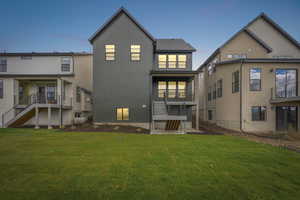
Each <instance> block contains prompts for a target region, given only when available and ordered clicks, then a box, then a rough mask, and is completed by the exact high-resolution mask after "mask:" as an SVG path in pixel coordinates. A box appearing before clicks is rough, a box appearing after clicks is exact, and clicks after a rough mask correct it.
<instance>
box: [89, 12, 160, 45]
mask: <svg viewBox="0 0 300 200" xmlns="http://www.w3.org/2000/svg"><path fill="white" fill-rule="evenodd" d="M121 14H125V15H127V17H128V18H129V19H131V21H132V22H133V23H134V24H135V25H136V26H137V27H138V28H139V29H141V31H143V32H144V33H145V34H146V35H147V36H148V37H149V38H150V39H151V40H152V41H155V39H154V37H153V36H152V35H151V34H150V33H149V32H148V31H147V30H146V29H145V28H144V27H143V26H142V25H141V24H140V23H139V22H138V21H137V20H136V19H135V18H134V17H133V16H132V15H131V14H130V13H129V12H128V11H127V10H126V9H125V8H124V7H121V8H119V9H118V10H117V12H116V13H115V14H114V15H113V16H111V17H110V18H109V19H108V20H107V21H106V22H105V23H104V24H103V25H102V26H101V27H100V28H99V29H98V30H97V31H96V32H95V33H94V34H93V35H92V36H91V37H90V38H89V41H90V43H93V41H94V39H95V38H96V37H98V35H100V34H101V33H102V32H103V31H104V30H105V29H106V28H107V27H109V26H110V24H111V23H112V22H113V21H114V20H116V19H117V18H118V17H119V16H120V15H121Z"/></svg>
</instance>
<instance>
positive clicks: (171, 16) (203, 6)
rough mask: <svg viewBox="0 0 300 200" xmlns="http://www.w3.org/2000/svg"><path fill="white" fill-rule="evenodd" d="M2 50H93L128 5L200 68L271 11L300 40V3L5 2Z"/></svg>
mask: <svg viewBox="0 0 300 200" xmlns="http://www.w3.org/2000/svg"><path fill="white" fill-rule="evenodd" d="M0 2H1V4H0V5H1V12H0V19H1V20H0V25H1V29H0V51H1V52H3V51H6V52H24V51H26V52H32V51H34V52H39V51H88V52H91V51H92V48H91V47H92V46H91V45H90V44H89V42H88V38H89V37H90V36H91V35H92V34H93V33H94V32H95V31H96V30H97V29H98V28H99V27H100V26H101V25H102V24H103V23H104V22H105V21H106V20H107V19H108V18H109V17H110V16H111V15H113V14H114V13H115V12H116V10H117V9H118V8H119V7H121V6H124V7H125V8H126V9H127V10H128V11H129V12H130V13H131V14H132V15H133V16H134V17H135V18H136V19H137V20H138V21H139V22H140V23H141V24H142V25H143V26H144V27H145V28H146V29H147V30H148V31H149V32H150V33H151V34H152V35H153V36H154V37H155V38H183V39H185V40H186V41H187V42H189V43H190V44H192V45H193V46H194V47H195V48H196V49H197V52H196V53H195V54H194V63H193V66H194V69H196V68H197V67H198V66H199V65H200V64H201V63H202V62H203V61H204V60H205V59H206V58H207V57H208V56H209V55H210V54H211V53H212V52H213V51H214V50H215V49H216V48H218V47H219V46H220V45H221V44H222V43H224V42H225V41H226V40H227V39H229V38H230V37H231V36H232V35H233V34H234V33H236V32H237V31H239V29H241V28H242V27H243V26H245V25H246V24H247V23H248V22H249V21H250V20H252V19H253V18H255V17H256V16H257V15H259V14H260V13H261V12H265V13H266V14H267V15H268V16H269V17H270V18H272V19H273V20H274V21H275V22H277V23H278V24H279V25H280V26H281V27H283V28H284V29H285V30H286V31H287V32H289V33H290V34H291V35H292V36H293V37H294V38H295V39H296V40H298V41H300V22H299V20H300V0H285V1H283V0H265V1H263V0H251V1H246V0H245V1H242V0H240V1H238V0H228V1H225V0H210V1H200V0H195V1H193V0H189V1H187V0H185V1H183V0H178V1H176V0H170V1H169V0H164V1H158V0H149V1H144V0H127V1H125V0H108V1H107V0H106V1H103V0H0Z"/></svg>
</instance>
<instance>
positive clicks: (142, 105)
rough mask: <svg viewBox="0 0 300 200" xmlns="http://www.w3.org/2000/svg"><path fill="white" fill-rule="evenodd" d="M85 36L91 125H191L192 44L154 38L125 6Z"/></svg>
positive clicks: (193, 101) (163, 127) (178, 40)
mask: <svg viewBox="0 0 300 200" xmlns="http://www.w3.org/2000/svg"><path fill="white" fill-rule="evenodd" d="M89 40H90V42H91V44H92V45H93V71H94V73H93V76H94V78H93V86H94V89H93V97H94V101H93V102H94V109H93V110H94V114H93V116H94V123H95V125H97V124H105V123H112V124H130V125H135V126H140V127H145V128H149V127H150V126H151V124H152V126H151V129H152V131H154V129H159V128H161V129H167V130H178V128H179V127H181V128H191V127H192V117H193V115H192V107H196V106H197V102H198V101H196V100H195V94H194V89H195V87H194V82H195V81H194V79H195V77H197V72H195V71H192V52H194V51H195V49H194V48H193V47H192V46H191V45H190V44H188V43H186V42H185V41H184V40H183V39H155V38H154V37H153V36H152V35H151V34H150V33H149V32H148V31H146V30H145V29H144V28H143V27H142V26H141V25H140V24H139V23H138V22H137V21H136V20H135V19H134V18H133V17H132V16H131V15H130V14H129V13H128V11H126V10H125V9H124V8H120V9H119V10H118V11H117V12H116V13H115V14H114V15H113V16H112V17H111V18H110V19H109V20H108V21H107V22H106V23H105V24H104V25H103V26H102V27H100V29H99V30H97V32H96V33H95V34H94V35H92V36H91V38H90V39H89ZM196 85H197V84H196ZM194 110H195V109H194ZM195 117H196V114H195ZM156 122H157V123H156ZM180 122H181V123H180ZM180 125H181V126H180Z"/></svg>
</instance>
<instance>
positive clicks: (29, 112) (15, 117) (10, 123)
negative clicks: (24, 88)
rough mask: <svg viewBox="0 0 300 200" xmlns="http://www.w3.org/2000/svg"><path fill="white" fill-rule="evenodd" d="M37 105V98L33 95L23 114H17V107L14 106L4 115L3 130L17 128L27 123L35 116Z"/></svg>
mask: <svg viewBox="0 0 300 200" xmlns="http://www.w3.org/2000/svg"><path fill="white" fill-rule="evenodd" d="M35 104H36V98H35V96H33V95H32V96H30V97H29V103H28V105H27V106H26V107H25V108H23V110H22V111H21V112H19V113H16V111H17V109H16V106H13V107H12V108H11V109H9V110H8V111H7V112H5V113H3V115H2V128H7V127H16V126H20V125H22V124H24V123H25V122H27V121H28V120H29V119H31V118H32V117H33V116H34V114H35Z"/></svg>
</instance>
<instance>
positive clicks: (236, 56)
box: [227, 54, 247, 59]
mask: <svg viewBox="0 0 300 200" xmlns="http://www.w3.org/2000/svg"><path fill="white" fill-rule="evenodd" d="M227 58H230V59H232V58H234V59H238V58H247V55H246V54H227Z"/></svg>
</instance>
